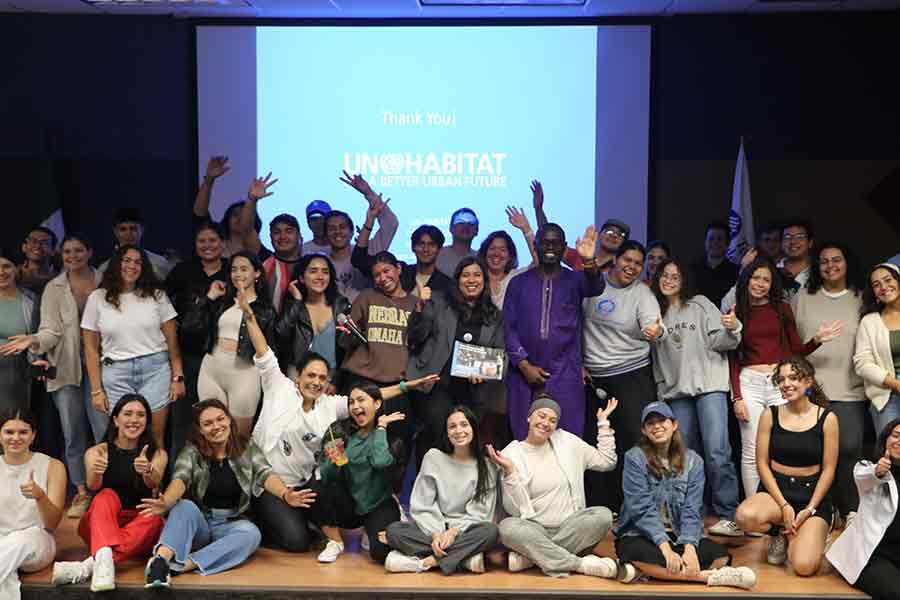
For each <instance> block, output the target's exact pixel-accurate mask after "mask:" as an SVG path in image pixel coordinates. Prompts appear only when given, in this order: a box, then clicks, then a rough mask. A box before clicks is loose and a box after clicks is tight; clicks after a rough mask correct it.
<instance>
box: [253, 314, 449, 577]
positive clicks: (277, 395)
mask: <svg viewBox="0 0 900 600" xmlns="http://www.w3.org/2000/svg"><path fill="white" fill-rule="evenodd" d="M242 310H244V323H245V324H246V326H247V334H248V336H249V338H250V341H251V342H252V343H253V348H254V350H255V351H256V355H255V356H254V358H253V362H254V363H255V364H256V368H257V369H258V371H259V373H260V377H261V380H262V389H263V403H262V411H261V412H260V415H259V420H258V421H257V423H256V427H254V429H253V441H254V442H255V443H256V445H257V446H259V448H260V449H261V450H262V451H263V453H264V454H265V456H266V459H267V460H268V461H269V464H271V465H272V470H273V471H274V472H275V473H276V474H277V475H278V476H279V477H280V478H281V480H282V481H283V482H284V483H285V485H287V486H288V487H290V488H293V489H294V490H295V491H297V492H298V493H299V494H300V495H302V497H304V498H306V500H307V502H306V503H305V504H304V505H301V506H295V505H291V504H287V503H285V502H282V501H281V500H279V499H278V498H276V497H275V496H272V495H270V494H262V495H260V496H259V497H257V498H254V499H253V501H252V504H253V511H254V513H255V514H256V515H257V517H258V523H259V527H260V529H261V530H262V537H263V542H265V543H270V544H273V545H275V546H278V547H280V548H283V549H285V550H287V551H288V552H305V551H306V550H308V549H309V546H310V541H311V537H312V536H311V534H310V530H309V523H314V524H316V525H317V526H318V527H319V529H320V530H321V531H322V533H323V534H324V535H325V536H326V537H327V538H328V540H329V546H328V547H326V549H325V551H323V552H322V553H321V554H320V555H319V560H320V561H321V562H333V561H334V560H336V559H337V557H338V555H339V554H340V552H342V551H343V548H344V544H343V541H342V539H341V533H340V530H339V529H338V527H337V526H336V525H334V523H337V515H336V514H335V511H334V508H335V506H336V504H335V503H334V502H332V501H331V500H330V499H329V498H328V497H326V495H325V494H327V490H324V489H323V485H322V481H321V480H320V479H319V478H318V477H316V466H317V462H318V459H319V454H320V449H321V447H322V443H323V436H324V434H325V431H326V429H327V428H328V425H329V424H331V423H333V422H334V421H336V420H340V419H346V418H347V417H348V416H349V413H348V411H347V396H337V395H330V394H326V393H325V390H326V389H327V388H328V372H329V363H328V360H327V359H326V358H325V357H324V356H322V355H321V354H317V353H316V352H306V353H304V354H303V355H302V356H301V357H300V361H299V362H298V363H297V364H296V366H295V369H296V372H297V373H298V375H297V377H296V379H291V378H289V377H286V376H285V375H284V374H283V373H282V372H281V370H280V369H279V367H278V359H277V358H276V357H275V353H274V352H273V351H272V350H271V349H270V348H269V345H268V343H267V342H266V337H265V335H264V334H263V331H262V329H261V328H260V327H259V324H258V323H257V321H256V318H255V315H254V314H253V309H252V308H251V307H250V306H249V305H242ZM292 366H293V365H292ZM435 380H437V376H428V377H423V378H421V379H417V380H413V381H408V382H404V384H403V386H405V387H406V388H407V389H416V388H418V387H419V386H422V385H426V384H429V383H433V382H434V381H435ZM402 393H403V391H402V389H401V385H392V386H388V387H383V388H381V395H382V397H383V398H385V399H387V398H393V397H396V396H400V395H401V394H402Z"/></svg>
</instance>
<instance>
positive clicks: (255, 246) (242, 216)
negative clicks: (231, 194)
mask: <svg viewBox="0 0 900 600" xmlns="http://www.w3.org/2000/svg"><path fill="white" fill-rule="evenodd" d="M276 183H278V179H277V178H276V179H272V172H271V171H269V173H268V174H267V175H266V176H265V177H257V178H256V179H254V180H253V181H252V182H251V183H250V189H249V190H248V191H247V200H246V201H245V202H244V205H243V206H242V207H241V211H240V213H238V222H239V223H240V225H239V227H240V230H241V231H243V232H244V239H243V242H244V248H246V249H247V250H249V251H250V252H255V253H259V251H260V249H261V248H262V242H260V240H259V233H258V232H257V231H256V227H254V223H255V222H256V204H257V203H258V202H259V201H260V200H262V199H263V198H268V197H269V196H271V195H272V194H273V193H274V192H270V191H269V188H270V187H272V186H273V185H275V184H276Z"/></svg>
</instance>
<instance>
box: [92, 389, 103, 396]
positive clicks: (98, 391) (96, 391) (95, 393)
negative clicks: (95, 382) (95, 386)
mask: <svg viewBox="0 0 900 600" xmlns="http://www.w3.org/2000/svg"><path fill="white" fill-rule="evenodd" d="M103 393H105V392H104V391H103V388H100V389H99V390H94V391H93V392H91V396H99V395H100V394H103Z"/></svg>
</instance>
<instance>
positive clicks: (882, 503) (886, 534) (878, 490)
mask: <svg viewBox="0 0 900 600" xmlns="http://www.w3.org/2000/svg"><path fill="white" fill-rule="evenodd" d="M875 457H876V459H877V460H876V461H875V462H869V461H865V460H864V461H861V462H859V463H857V464H856V468H855V469H853V476H854V478H855V479H856V487H857V488H858V489H859V511H858V512H857V513H856V518H855V519H853V520H852V521H851V522H850V524H849V525H848V526H847V529H845V530H844V533H842V534H841V537H839V538H838V539H837V541H836V542H835V543H834V544H832V546H831V549H830V550H829V551H828V553H827V554H826V555H825V556H826V557H827V558H828V560H829V561H830V562H831V564H832V565H834V568H835V569H837V571H838V572H839V573H840V574H841V575H843V577H844V579H846V580H847V581H848V582H849V583H850V585H852V586H854V587H856V588H858V589H860V590H862V591H864V592H865V593H867V594H869V595H870V596H872V598H873V599H874V600H897V599H898V598H900V586H898V585H897V583H898V582H900V511H898V510H897V504H898V503H897V493H898V490H897V482H898V481H900V418H898V419H894V420H892V421H890V422H889V423H888V424H887V425H886V426H885V428H884V431H882V432H881V435H880V436H879V437H878V443H877V444H876V446H875Z"/></svg>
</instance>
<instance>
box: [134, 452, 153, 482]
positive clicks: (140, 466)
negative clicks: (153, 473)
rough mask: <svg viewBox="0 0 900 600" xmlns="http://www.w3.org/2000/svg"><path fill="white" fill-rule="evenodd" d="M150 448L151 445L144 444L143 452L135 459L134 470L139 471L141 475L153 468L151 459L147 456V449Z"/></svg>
mask: <svg viewBox="0 0 900 600" xmlns="http://www.w3.org/2000/svg"><path fill="white" fill-rule="evenodd" d="M149 449H150V446H144V447H143V448H141V453H140V454H138V455H137V456H136V457H135V459H134V470H135V471H137V473H138V474H139V475H147V474H149V473H150V470H151V468H152V465H151V464H150V460H149V459H148V458H147V450H149Z"/></svg>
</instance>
